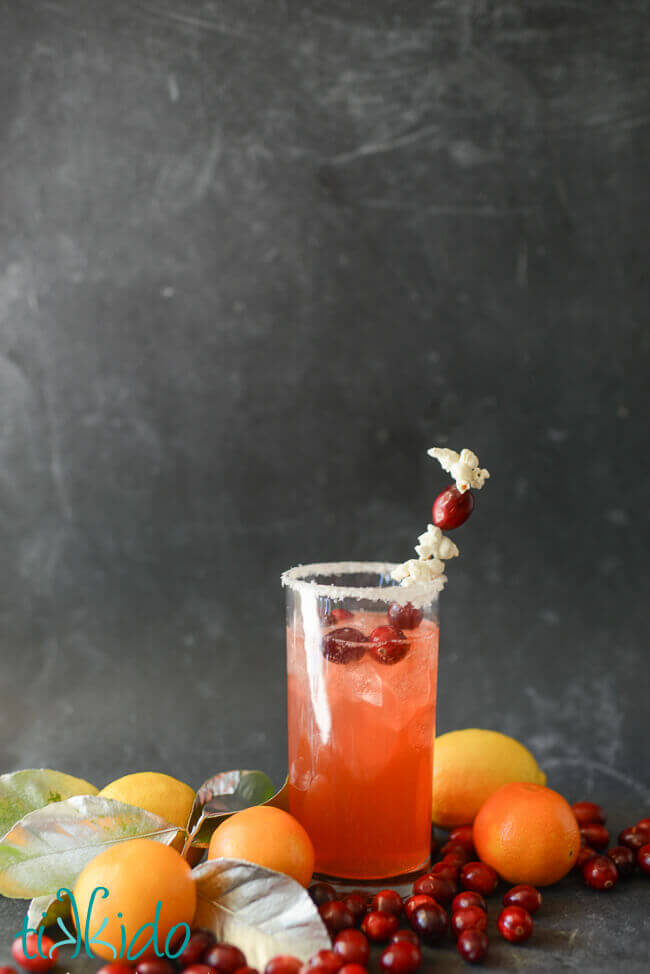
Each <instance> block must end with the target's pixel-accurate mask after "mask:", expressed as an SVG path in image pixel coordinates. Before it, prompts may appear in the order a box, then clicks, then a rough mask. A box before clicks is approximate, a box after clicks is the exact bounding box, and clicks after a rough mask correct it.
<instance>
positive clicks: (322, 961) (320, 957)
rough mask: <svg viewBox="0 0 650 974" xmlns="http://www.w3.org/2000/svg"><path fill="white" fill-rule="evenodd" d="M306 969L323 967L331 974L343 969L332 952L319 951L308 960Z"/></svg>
mask: <svg viewBox="0 0 650 974" xmlns="http://www.w3.org/2000/svg"><path fill="white" fill-rule="evenodd" d="M341 932H343V931H341ZM307 967H308V968H309V969H310V970H311V968H312V967H325V968H327V970H328V971H331V972H332V974H336V972H337V971H339V970H340V969H341V968H342V967H343V960H342V959H341V957H340V956H339V955H338V954H335V953H334V951H333V950H319V951H317V952H316V953H315V954H314V955H313V956H312V957H310V958H309V960H308V962H307Z"/></svg>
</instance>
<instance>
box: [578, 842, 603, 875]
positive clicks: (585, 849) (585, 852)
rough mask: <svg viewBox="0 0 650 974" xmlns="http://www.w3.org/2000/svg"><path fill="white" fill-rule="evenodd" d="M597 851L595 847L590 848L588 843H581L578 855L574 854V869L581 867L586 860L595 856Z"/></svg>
mask: <svg viewBox="0 0 650 974" xmlns="http://www.w3.org/2000/svg"><path fill="white" fill-rule="evenodd" d="M597 855H598V853H597V852H596V850H595V849H592V848H591V846H590V845H583V846H582V848H581V849H578V855H577V856H576V861H575V862H574V864H573V868H574V869H582V867H583V866H584V864H585V863H586V862H589V860H590V859H593V858H594V857H595V856H597Z"/></svg>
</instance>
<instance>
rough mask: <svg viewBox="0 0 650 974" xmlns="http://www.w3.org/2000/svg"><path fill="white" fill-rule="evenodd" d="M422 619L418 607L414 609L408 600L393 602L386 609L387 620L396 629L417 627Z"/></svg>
mask: <svg viewBox="0 0 650 974" xmlns="http://www.w3.org/2000/svg"><path fill="white" fill-rule="evenodd" d="M422 619H423V614H422V612H421V611H420V609H416V608H415V606H414V605H411V603H410V602H406V604H405V605H400V604H399V602H393V604H392V605H391V606H390V607H389V609H388V621H389V622H390V624H391V625H392V626H395V628H396V629H417V627H418V626H419V625H420V623H421V622H422Z"/></svg>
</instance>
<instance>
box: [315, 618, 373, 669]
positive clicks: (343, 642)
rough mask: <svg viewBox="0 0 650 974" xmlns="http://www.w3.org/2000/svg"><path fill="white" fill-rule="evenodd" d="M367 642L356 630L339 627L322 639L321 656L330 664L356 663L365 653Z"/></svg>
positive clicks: (350, 627)
mask: <svg viewBox="0 0 650 974" xmlns="http://www.w3.org/2000/svg"><path fill="white" fill-rule="evenodd" d="M367 642H368V640H367V639H366V637H365V636H364V634H363V633H362V632H360V631H359V630H358V629H353V628H352V626H341V628H340V629H332V631H331V632H328V633H327V635H326V636H324V637H323V656H324V657H325V659H328V660H329V661H330V663H357V662H358V661H359V660H360V659H361V657H362V656H363V654H364V653H365V651H366V647H365V645H364V644H365V643H367Z"/></svg>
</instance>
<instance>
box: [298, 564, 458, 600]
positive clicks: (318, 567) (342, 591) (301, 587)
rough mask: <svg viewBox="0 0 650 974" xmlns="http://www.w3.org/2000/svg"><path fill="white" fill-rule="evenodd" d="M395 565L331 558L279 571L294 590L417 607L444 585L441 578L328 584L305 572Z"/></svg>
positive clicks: (387, 569) (381, 570)
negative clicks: (397, 583)
mask: <svg viewBox="0 0 650 974" xmlns="http://www.w3.org/2000/svg"><path fill="white" fill-rule="evenodd" d="M394 568H397V563H396V562H389V561H333V562H322V563H318V564H314V565H296V567H295V568H290V569H289V570H288V571H286V572H283V573H282V584H283V585H284V586H285V587H286V588H290V589H292V590H293V591H294V592H303V593H304V592H309V593H311V594H312V595H316V596H323V597H325V598H330V599H333V600H337V599H368V600H369V601H371V602H398V603H399V604H400V605H405V604H406V603H407V602H410V603H411V604H412V605H415V606H417V607H418V608H421V607H422V606H425V605H431V604H432V603H433V602H436V601H437V599H438V595H439V593H440V592H441V591H442V589H443V587H444V582H443V581H442V580H441V579H436V580H435V581H433V582H415V583H413V584H412V585H378V586H370V587H366V586H361V585H349V586H346V585H332V584H330V583H328V582H316V581H314V579H313V578H309V579H308V578H306V577H305V576H316V577H318V576H319V575H358V574H362V573H364V572H365V573H366V574H372V573H375V574H377V575H386V576H388V577H390V573H391V572H392V571H393V569H394Z"/></svg>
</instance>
